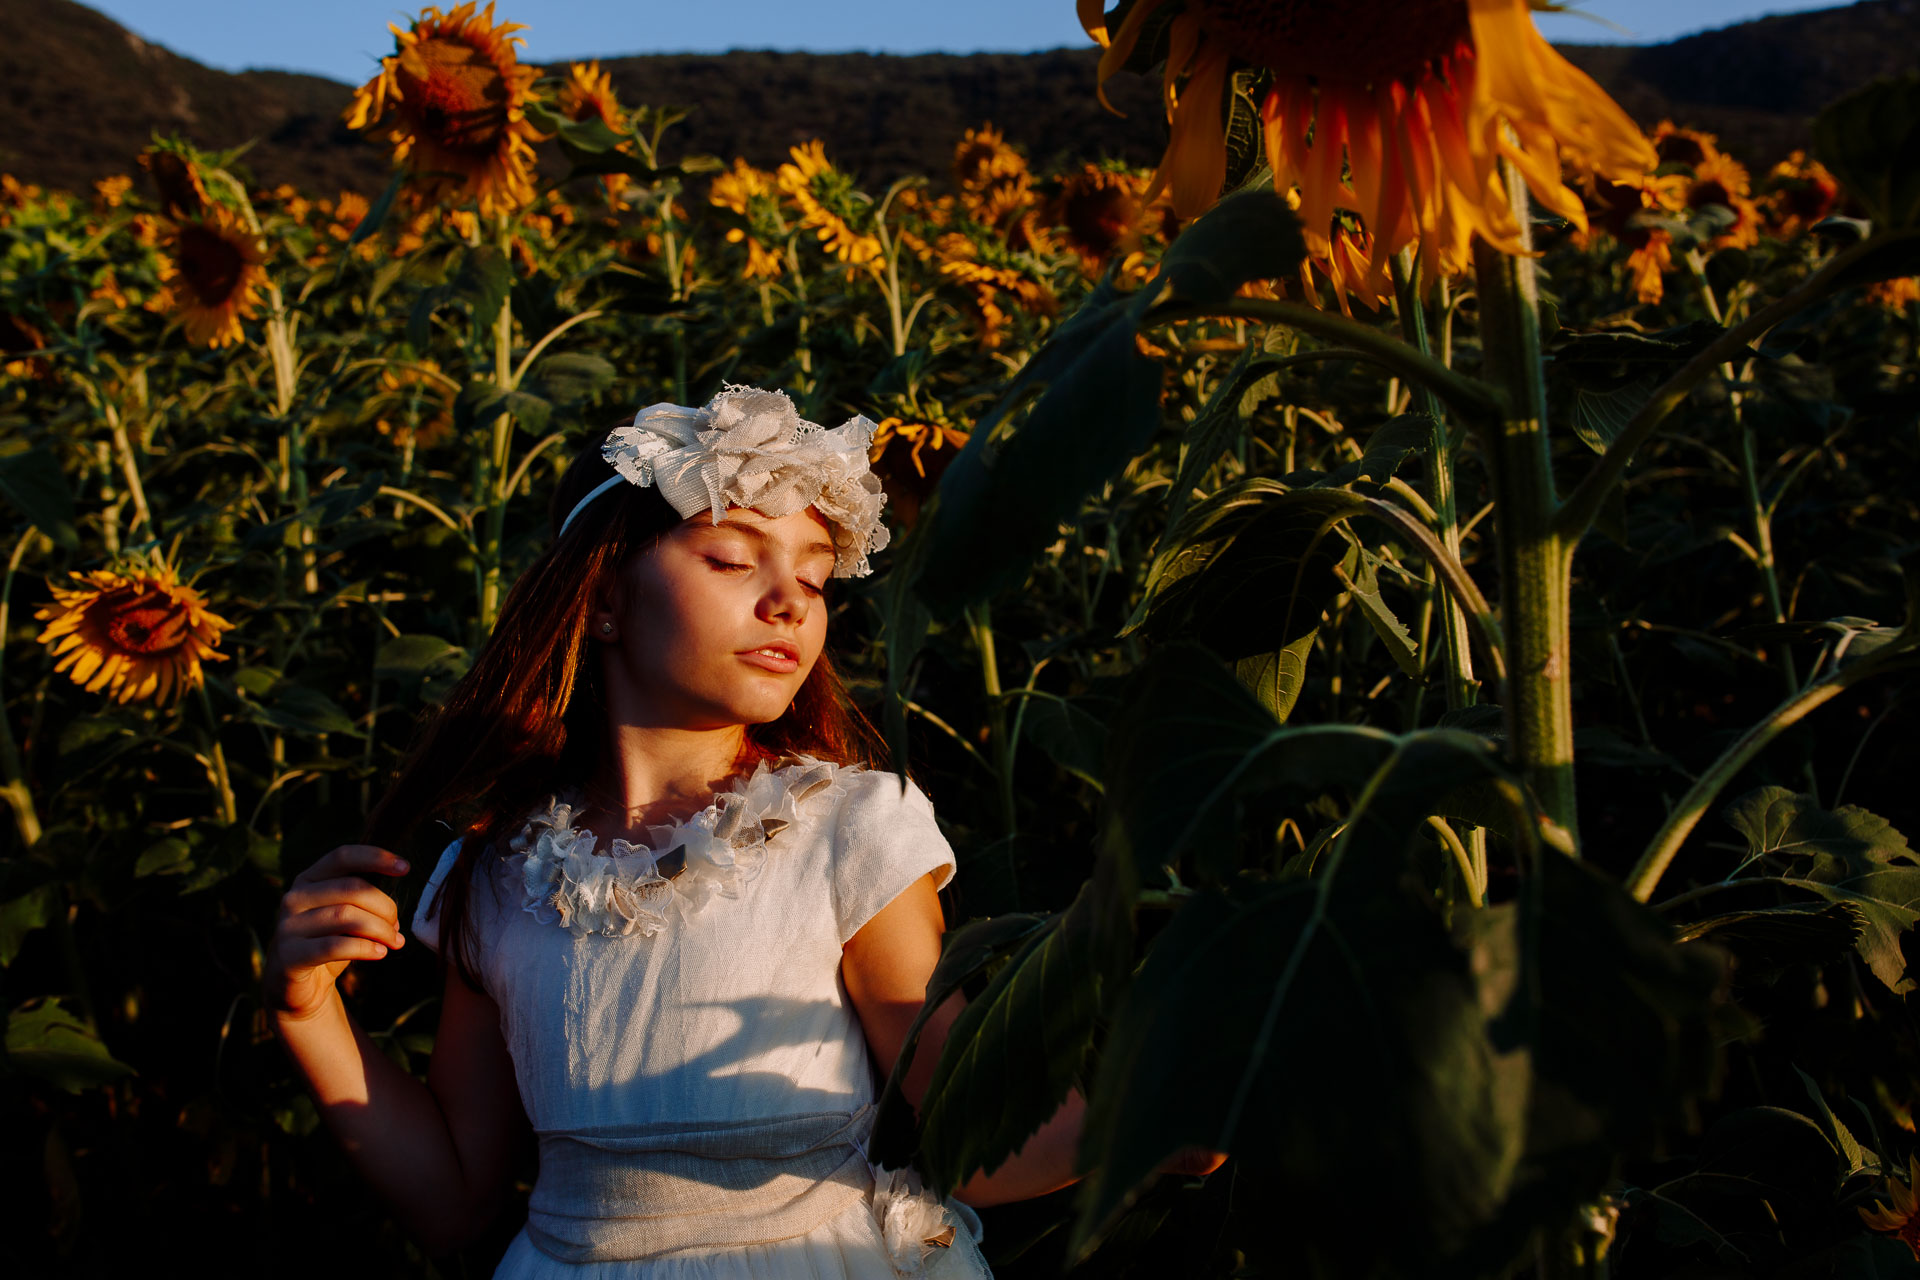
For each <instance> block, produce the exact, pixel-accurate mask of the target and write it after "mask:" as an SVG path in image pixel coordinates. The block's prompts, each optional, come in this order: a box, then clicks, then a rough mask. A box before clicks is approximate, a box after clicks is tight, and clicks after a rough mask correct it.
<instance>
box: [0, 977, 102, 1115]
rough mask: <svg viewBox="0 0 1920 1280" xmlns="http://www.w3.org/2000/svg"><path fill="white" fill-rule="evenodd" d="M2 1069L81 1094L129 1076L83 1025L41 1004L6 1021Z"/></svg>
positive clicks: (53, 1003)
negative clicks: (5, 1043) (4, 1055)
mask: <svg viewBox="0 0 1920 1280" xmlns="http://www.w3.org/2000/svg"><path fill="white" fill-rule="evenodd" d="M7 1070H8V1072H9V1073H12V1074H17V1075H23V1076H29V1077H33V1078H35V1079H40V1080H45V1081H47V1082H48V1083H49V1084H53V1085H57V1086H58V1087H60V1088H62V1089H65V1090H66V1091H67V1092H68V1093H80V1092H82V1091H83V1090H86V1089H91V1088H93V1087H95V1086H97V1085H103V1084H110V1083H112V1082H113V1081H115V1080H118V1079H120V1078H121V1077H122V1076H129V1075H132V1074H133V1068H132V1067H130V1066H128V1065H127V1064H126V1063H124V1062H121V1061H119V1060H118V1059H116V1058H115V1057H114V1056H113V1055H112V1054H110V1053H108V1052H107V1046H105V1045H104V1044H101V1043H100V1037H99V1036H97V1035H95V1034H94V1033H93V1031H92V1030H91V1029H89V1028H88V1026H87V1025H86V1024H85V1023H84V1022H82V1021H81V1020H80V1019H79V1018H77V1017H75V1016H74V1015H73V1014H71V1013H68V1012H67V1011H66V1009H64V1008H62V1007H61V1004H60V1002H59V1001H58V1000H41V1001H37V1002H35V1003H32V1004H28V1005H23V1006H22V1007H21V1008H18V1009H15V1010H14V1011H13V1013H12V1014H11V1015H10V1016H9V1017H8V1018H7Z"/></svg>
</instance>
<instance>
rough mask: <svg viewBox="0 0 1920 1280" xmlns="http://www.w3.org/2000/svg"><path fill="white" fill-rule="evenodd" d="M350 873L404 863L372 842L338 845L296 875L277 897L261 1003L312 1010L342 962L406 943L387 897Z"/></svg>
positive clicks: (304, 1014)
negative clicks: (283, 892)
mask: <svg viewBox="0 0 1920 1280" xmlns="http://www.w3.org/2000/svg"><path fill="white" fill-rule="evenodd" d="M354 872H360V873H363V874H370V875H382V876H400V875H405V874H406V872H407V862H406V859H404V858H402V857H400V856H399V855H397V854H394V853H389V852H388V851H387V850H385V849H382V848H379V847H378V846H375V845H370V844H343V845H341V846H340V847H339V848H337V849H335V850H333V851H332V852H331V853H328V854H327V855H326V856H325V857H323V858H321V859H320V860H319V861H318V862H316V863H314V864H313V865H312V866H311V867H308V868H307V869H306V870H305V871H302V872H301V873H300V874H299V875H297V876H295V877H294V878H293V884H292V885H291V886H289V887H288V889H287V893H286V896H285V897H283V898H281V899H280V919H279V923H278V924H277V925H276V926H275V928H274V931H273V940H272V941H271V942H270V943H268V944H267V955H266V965H265V972H264V973H263V974H262V977H261V982H262V985H263V986H264V987H265V990H266V1000H267V1007H268V1008H270V1009H273V1010H274V1011H276V1012H277V1013H279V1014H280V1015H281V1016H282V1017H283V1018H290V1019H293V1020H295V1021H299V1020H302V1019H305V1018H310V1017H312V1016H313V1015H315V1014H316V1013H319V1012H320V1011H321V1010H322V1009H323V1008H325V1007H326V1004H327V999H328V997H329V996H330V995H332V993H333V984H334V981H335V980H336V979H337V978H339V976H340V974H341V971H342V970H344V969H345V968H346V967H347V965H348V964H350V963H351V962H353V961H355V960H378V959H380V958H381V957H382V956H384V955H386V954H387V952H388V951H389V950H391V949H393V948H395V947H403V946H405V945H406V943H407V940H406V937H405V936H404V935H403V934H402V933H401V932H400V913H399V909H398V908H397V907H396V906H395V905H394V901H393V899H392V898H390V897H388V896H387V895H386V894H384V893H382V892H380V890H378V889H376V888H374V887H373V886H372V885H371V884H369V883H367V882H366V881H365V880H362V879H361V878H360V877H359V876H358V875H355V874H353V873H354Z"/></svg>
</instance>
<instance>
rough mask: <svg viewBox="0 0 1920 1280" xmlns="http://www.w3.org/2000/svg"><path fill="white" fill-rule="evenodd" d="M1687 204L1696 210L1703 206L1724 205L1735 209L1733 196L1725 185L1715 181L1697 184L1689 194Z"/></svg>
mask: <svg viewBox="0 0 1920 1280" xmlns="http://www.w3.org/2000/svg"><path fill="white" fill-rule="evenodd" d="M1687 203H1688V204H1690V205H1693V206H1694V207H1695V208H1698V207H1699V206H1701V205H1703V204H1723V205H1726V206H1727V207H1728V208H1729V209H1731V208H1732V207H1733V195H1732V193H1730V192H1729V191H1728V190H1727V188H1726V185H1725V184H1724V183H1721V182H1718V181H1713V180H1709V181H1706V182H1696V183H1694V184H1693V186H1692V188H1691V189H1689V190H1688V192H1687Z"/></svg>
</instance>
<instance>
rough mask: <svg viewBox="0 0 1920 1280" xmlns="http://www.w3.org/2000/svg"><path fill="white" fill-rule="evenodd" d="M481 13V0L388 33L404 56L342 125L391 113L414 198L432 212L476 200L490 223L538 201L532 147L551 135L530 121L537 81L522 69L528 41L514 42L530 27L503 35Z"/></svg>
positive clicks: (356, 100) (368, 122)
mask: <svg viewBox="0 0 1920 1280" xmlns="http://www.w3.org/2000/svg"><path fill="white" fill-rule="evenodd" d="M474 8H475V0H468V2H467V3H466V4H463V5H461V6H460V7H459V8H457V9H454V10H453V11H452V12H451V13H442V12H441V11H440V10H439V9H438V8H437V7H433V6H429V7H427V8H426V9H424V10H422V11H421V14H420V16H419V17H418V18H416V19H414V23H413V28H412V30H410V31H402V30H401V29H400V28H399V26H397V25H394V24H389V25H388V30H390V31H392V32H393V34H394V38H395V41H396V42H397V46H398V47H397V49H396V51H395V52H393V53H391V54H389V55H387V56H386V57H384V58H382V59H381V60H380V74H378V75H376V76H375V77H374V78H373V79H371V80H369V81H367V83H366V84H364V85H361V86H360V88H359V89H357V90H355V91H354V95H353V105H352V106H350V107H348V108H347V111H346V113H345V116H344V118H345V120H346V122H347V125H348V126H349V127H350V128H354V129H364V128H368V127H370V126H372V125H373V124H376V123H378V122H379V121H380V120H381V119H382V118H383V117H384V116H385V115H386V113H387V108H388V106H390V105H391V106H392V107H393V108H394V109H395V112H396V114H397V116H398V118H397V120H396V121H395V123H394V127H393V129H392V131H391V132H390V133H388V135H387V138H388V141H390V142H392V143H393V159H394V163H395V164H396V165H399V164H402V163H405V164H406V165H407V167H408V178H409V182H410V184H411V186H412V188H413V192H414V194H415V195H416V196H417V197H418V198H419V199H421V200H422V201H425V202H427V203H433V202H437V201H440V200H453V201H456V202H461V203H464V202H466V201H467V200H474V201H477V202H478V204H479V206H480V213H481V214H482V216H492V215H493V214H494V213H496V212H511V211H513V210H514V209H518V208H520V207H521V206H522V205H525V204H529V203H531V202H532V200H533V196H534V191H533V177H532V171H531V170H532V165H533V159H534V156H533V143H535V142H539V141H541V140H543V139H544V138H545V137H546V136H547V135H545V134H543V133H541V132H540V131H539V130H537V129H535V128H534V127H533V125H532V124H531V123H529V122H528V120H527V118H526V110H525V108H526V101H527V89H528V86H530V85H531V84H532V83H533V81H534V78H535V75H536V74H537V73H536V71H535V69H534V68H532V67H528V66H522V65H521V63H520V60H519V55H518V53H517V52H516V50H515V47H514V46H516V45H518V44H521V43H523V40H522V38H521V37H519V36H514V35H509V34H508V33H509V32H514V31H520V30H523V29H524V24H522V23H518V22H503V23H500V24H498V25H497V26H496V25H495V24H494V20H493V4H492V0H489V3H488V4H487V7H486V10H485V11H484V12H482V13H479V14H476V13H474Z"/></svg>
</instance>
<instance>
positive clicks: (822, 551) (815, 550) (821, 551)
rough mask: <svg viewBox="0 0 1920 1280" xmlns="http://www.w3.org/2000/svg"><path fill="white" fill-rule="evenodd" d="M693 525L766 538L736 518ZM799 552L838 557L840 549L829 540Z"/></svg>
mask: <svg viewBox="0 0 1920 1280" xmlns="http://www.w3.org/2000/svg"><path fill="white" fill-rule="evenodd" d="M695 527H696V528H701V529H734V530H737V531H739V532H741V533H750V534H752V535H753V536H754V537H756V538H758V539H760V540H761V541H762V542H765V541H766V540H767V534H766V530H764V529H761V528H759V527H757V526H755V525H750V524H744V523H742V522H741V521H738V520H722V521H721V522H720V523H719V524H711V525H710V524H701V525H697V526H695ZM800 554H801V555H809V556H811V555H829V556H834V557H838V556H839V554H840V549H839V548H838V547H836V546H834V545H833V544H832V543H831V542H809V543H808V544H807V545H806V546H805V547H802V548H801V550H800Z"/></svg>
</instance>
